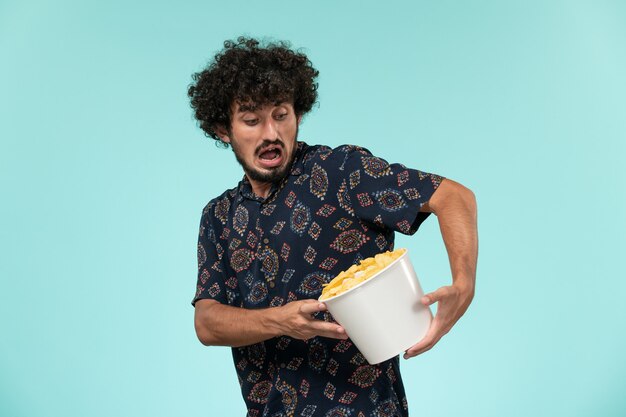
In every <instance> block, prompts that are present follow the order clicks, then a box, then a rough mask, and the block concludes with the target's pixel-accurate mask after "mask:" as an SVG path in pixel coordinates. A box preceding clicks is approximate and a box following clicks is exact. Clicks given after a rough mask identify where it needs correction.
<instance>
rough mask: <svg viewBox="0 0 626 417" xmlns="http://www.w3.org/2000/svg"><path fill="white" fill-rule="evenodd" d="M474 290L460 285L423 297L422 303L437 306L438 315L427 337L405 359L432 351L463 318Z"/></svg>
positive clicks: (409, 350)
mask: <svg viewBox="0 0 626 417" xmlns="http://www.w3.org/2000/svg"><path fill="white" fill-rule="evenodd" d="M473 297H474V289H473V288H471V289H468V288H463V287H461V286H459V285H455V284H453V285H447V286H444V287H441V288H439V289H438V290H436V291H434V292H431V293H430V294H426V295H424V297H422V300H421V301H422V303H423V304H424V305H427V306H430V305H432V304H434V303H437V302H438V303H439V304H438V305H437V314H436V315H435V318H434V319H433V321H432V323H431V325H430V328H429V329H428V332H427V333H426V336H424V338H423V339H422V340H421V341H419V342H418V343H417V344H415V345H413V346H412V347H410V348H409V349H408V350H407V351H406V352H405V353H404V359H409V358H412V357H414V356H417V355H419V354H421V353H424V352H426V351H427V350H430V349H431V348H432V347H433V346H435V344H436V343H437V342H438V341H439V339H441V338H442V337H443V336H444V335H445V334H446V333H448V332H449V331H450V329H451V328H452V326H454V324H455V323H456V322H457V321H458V320H459V319H460V318H461V316H462V315H463V313H465V311H466V310H467V307H469V305H470V303H471V302H472V298H473Z"/></svg>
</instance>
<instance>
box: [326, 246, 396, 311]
mask: <svg viewBox="0 0 626 417" xmlns="http://www.w3.org/2000/svg"><path fill="white" fill-rule="evenodd" d="M405 252H406V249H396V250H394V251H393V252H390V251H387V252H384V253H379V254H378V255H376V256H373V257H371V258H367V259H363V260H362V261H361V262H359V264H358V265H357V264H355V265H352V266H351V267H350V268H348V269H347V270H346V271H341V272H340V273H339V275H337V276H336V277H335V278H333V280H332V281H330V282H329V283H328V284H323V287H324V289H323V290H322V296H321V297H320V300H325V299H328V298H331V297H334V296H336V295H339V294H341V293H343V292H344V291H348V290H349V289H350V288H352V287H354V286H355V285H358V284H360V283H361V282H363V281H365V280H367V279H369V278H371V277H372V276H373V275H374V274H376V273H377V272H378V271H380V270H382V269H383V268H385V267H386V266H387V265H389V264H391V263H392V262H393V261H395V260H396V259H398V258H399V257H400V256H401V255H402V254H404V253H405Z"/></svg>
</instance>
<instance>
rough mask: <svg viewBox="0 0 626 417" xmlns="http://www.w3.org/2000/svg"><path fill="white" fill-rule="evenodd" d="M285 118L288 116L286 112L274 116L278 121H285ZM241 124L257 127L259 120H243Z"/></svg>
mask: <svg viewBox="0 0 626 417" xmlns="http://www.w3.org/2000/svg"><path fill="white" fill-rule="evenodd" d="M287 116H289V113H288V112H285V113H280V114H277V115H276V116H274V119H276V120H279V121H280V120H285V119H287ZM243 122H244V123H245V124H247V125H248V126H255V125H257V124H258V123H259V119H258V118H254V119H243Z"/></svg>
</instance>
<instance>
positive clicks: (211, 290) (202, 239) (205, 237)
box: [191, 205, 228, 306]
mask: <svg viewBox="0 0 626 417" xmlns="http://www.w3.org/2000/svg"><path fill="white" fill-rule="evenodd" d="M210 207H211V206H210V205H209V206H207V207H205V209H204V210H203V211H202V218H201V219H200V230H199V232H198V282H197V287H196V295H195V296H194V298H193V301H192V302H191V304H192V305H193V306H195V304H196V301H198V300H202V299H207V298H208V299H212V300H216V301H218V302H220V303H222V304H227V300H228V298H227V288H226V283H225V272H224V270H223V266H222V260H221V256H220V255H219V251H218V246H217V245H219V244H218V243H217V239H216V236H215V230H214V228H213V225H212V222H211V210H210Z"/></svg>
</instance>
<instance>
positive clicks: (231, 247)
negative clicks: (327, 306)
mask: <svg viewBox="0 0 626 417" xmlns="http://www.w3.org/2000/svg"><path fill="white" fill-rule="evenodd" d="M441 179H442V178H441V177H439V176H437V175H434V174H428V173H425V172H421V171H417V170H413V169H409V168H406V167H405V166H403V165H401V164H388V163H387V162H386V161H385V160H383V159H380V158H377V157H375V156H372V154H371V153H370V152H369V151H368V150H366V149H364V148H360V147H357V146H351V145H344V146H340V147H338V148H336V149H331V148H329V147H327V146H320V145H316V146H308V145H307V144H305V143H304V142H298V146H297V150H296V159H295V160H294V164H293V166H292V168H291V171H290V174H289V175H288V176H287V177H286V178H285V179H283V180H282V182H280V183H279V184H275V185H274V186H272V189H271V191H270V193H269V195H268V197H267V198H266V199H263V198H260V197H258V196H256V195H255V194H254V193H253V192H252V188H251V186H250V183H249V182H248V181H247V179H246V178H245V177H244V179H243V180H242V181H241V182H240V183H239V185H238V186H237V187H236V188H233V189H231V190H228V191H226V192H225V193H224V194H222V195H221V196H219V197H217V198H216V199H214V200H212V201H211V202H209V204H207V206H206V207H205V208H204V210H203V213H202V220H201V224H200V233H199V242H198V285H197V292H196V295H195V298H194V300H193V303H194V304H195V302H196V301H197V300H199V299H206V298H210V299H214V300H217V301H219V302H220V303H223V304H228V305H232V306H237V307H243V308H247V309H256V308H265V307H276V306H281V305H284V304H286V303H288V302H290V301H294V300H300V299H311V298H315V299H316V298H318V297H319V296H320V294H321V291H322V284H324V283H327V282H329V281H330V280H331V279H332V278H334V277H335V276H336V275H337V274H338V273H339V272H341V271H342V270H345V269H347V268H348V267H350V265H352V264H354V263H356V262H357V261H359V260H361V259H364V258H367V257H370V256H373V255H375V254H377V253H379V252H382V251H386V250H392V249H393V243H394V231H399V232H401V233H405V234H413V233H415V231H416V230H417V228H418V227H419V225H420V224H421V222H422V221H424V220H425V219H426V217H428V213H422V212H419V209H420V207H421V206H422V205H423V204H424V203H426V202H427V201H428V200H429V199H430V197H431V195H432V194H433V192H434V191H435V190H436V189H437V187H438V186H439V183H440V182H441ZM316 317H317V318H319V319H323V320H327V321H331V320H332V318H331V317H330V315H329V314H328V313H318V314H317V315H316ZM232 353H233V360H234V363H235V368H236V370H237V375H238V379H239V383H240V385H241V391H242V394H243V398H244V401H245V403H246V406H247V408H248V414H247V415H248V416H249V417H262V416H268V417H278V416H285V417H286V416H303V417H318V416H319V417H322V416H333V417H340V416H354V417H361V416H368V417H369V416H406V415H408V406H407V400H406V396H405V393H404V387H403V384H402V380H401V377H400V369H399V357H398V356H396V357H395V358H393V359H390V360H388V361H385V362H383V363H380V364H378V365H369V364H368V363H367V361H366V360H365V358H364V357H363V355H362V354H361V353H360V352H359V350H358V349H357V348H356V347H355V346H354V345H353V344H352V342H351V341H350V340H349V339H348V340H338V339H330V338H324V337H315V338H312V339H309V340H307V341H302V340H297V339H293V338H291V337H287V336H282V337H276V338H272V339H269V340H266V341H264V342H260V343H256V344H254V345H250V346H244V347H238V348H233V349H232Z"/></svg>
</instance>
